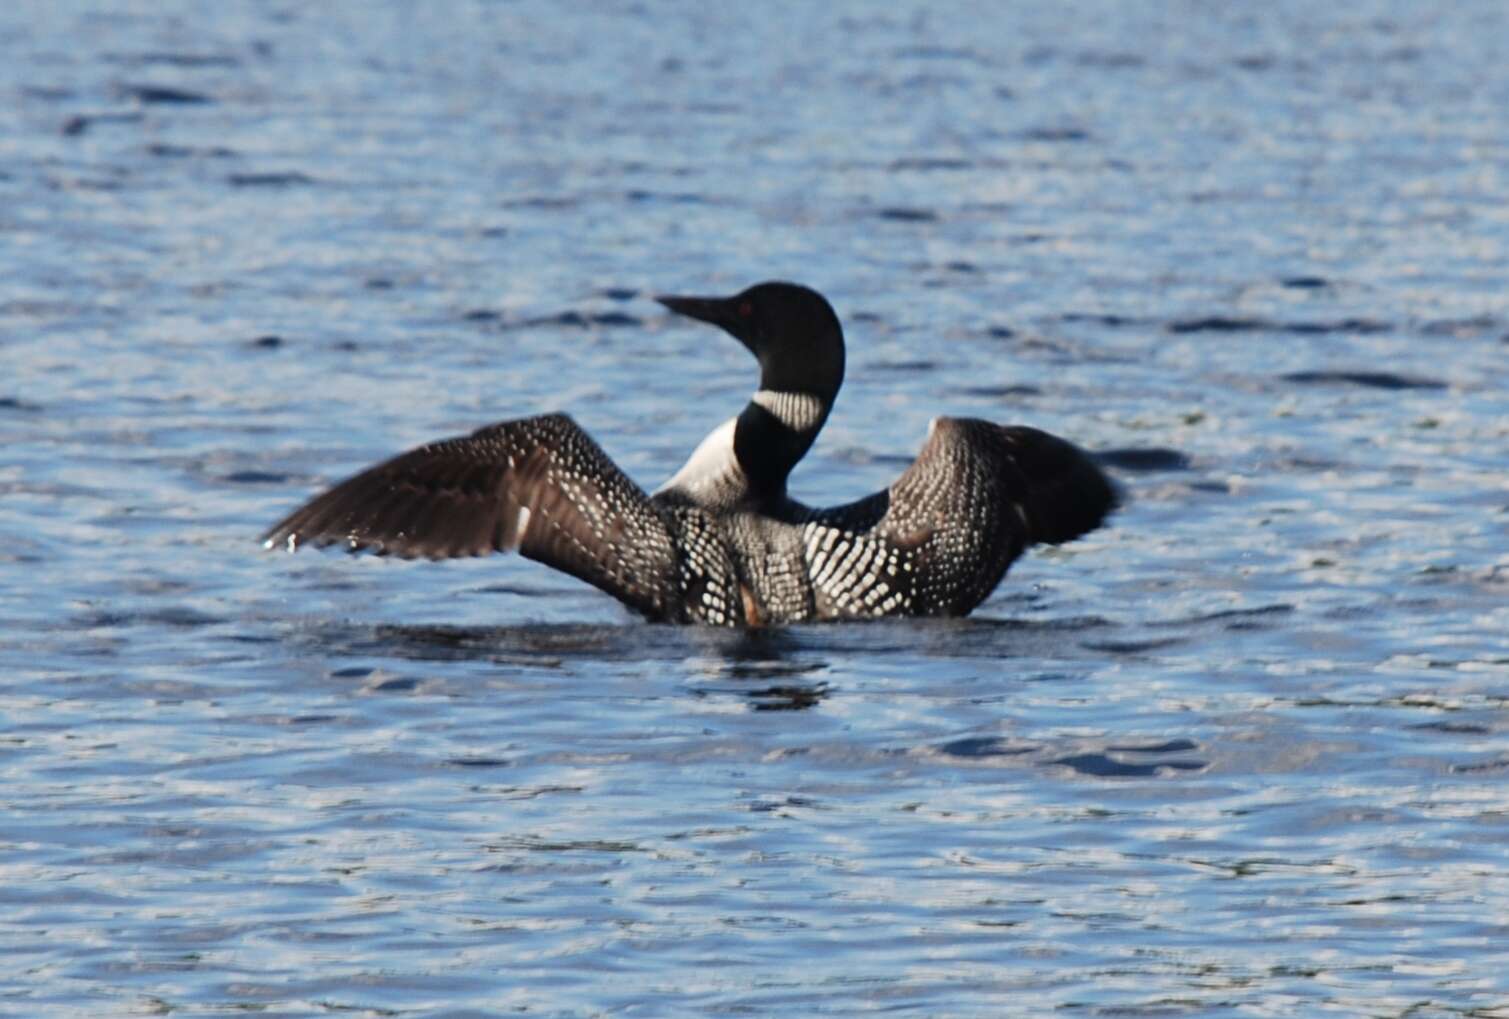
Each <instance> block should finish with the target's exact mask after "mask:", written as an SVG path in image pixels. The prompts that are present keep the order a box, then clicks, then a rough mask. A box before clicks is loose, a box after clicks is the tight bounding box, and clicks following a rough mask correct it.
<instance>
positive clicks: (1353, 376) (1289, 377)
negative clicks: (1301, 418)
mask: <svg viewBox="0 0 1509 1019" xmlns="http://www.w3.org/2000/svg"><path fill="white" fill-rule="evenodd" d="M1279 378H1280V379H1281V380H1283V381H1284V382H1293V383H1296V384H1299V385H1319V386H1364V387H1366V388H1369V389H1390V390H1400V389H1445V388H1446V387H1447V386H1446V383H1445V382H1442V381H1441V380H1439V379H1428V378H1422V377H1420V376H1411V375H1399V374H1396V373H1394V372H1375V371H1308V372H1289V373H1288V374H1286V375H1280V376H1279Z"/></svg>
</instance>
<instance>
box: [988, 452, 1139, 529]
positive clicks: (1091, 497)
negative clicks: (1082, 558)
mask: <svg viewBox="0 0 1509 1019" xmlns="http://www.w3.org/2000/svg"><path fill="white" fill-rule="evenodd" d="M1001 430H1002V432H1003V433H1004V434H1005V438H1006V441H1007V442H1008V443H1009V444H1010V446H1011V447H1012V451H1013V454H1014V455H1013V459H1014V461H1015V462H1016V464H1017V467H1018V469H1019V470H1020V471H1021V472H1022V476H1023V477H1024V478H1025V479H1026V482H1027V493H1026V499H1025V504H1026V509H1027V516H1028V521H1029V528H1030V538H1031V540H1032V541H1033V542H1041V543H1044V544H1048V545H1061V544H1063V543H1064V542H1068V541H1073V540H1074V539H1076V538H1081V537H1084V536H1085V535H1086V534H1089V533H1090V532H1091V531H1093V530H1096V529H1097V528H1099V527H1101V526H1102V525H1103V524H1105V522H1106V521H1107V520H1108V519H1109V518H1110V516H1111V514H1112V513H1114V512H1116V510H1117V509H1118V508H1119V507H1120V506H1121V505H1122V503H1123V501H1124V496H1123V494H1122V491H1121V487H1120V486H1119V485H1117V484H1116V482H1115V481H1113V480H1112V479H1111V477H1110V475H1108V474H1106V472H1105V471H1104V470H1102V469H1101V467H1100V465H1099V464H1097V463H1096V462H1095V461H1094V460H1092V459H1091V458H1090V456H1089V454H1087V453H1086V452H1085V451H1084V450H1082V449H1080V448H1079V447H1078V446H1076V445H1074V444H1073V443H1072V442H1069V441H1067V440H1066V439H1060V438H1059V437H1058V436H1056V435H1050V434H1049V433H1047V432H1043V431H1039V430H1038V429H1036V428H1028V427H1026V426H1020V425H1019V426H1012V427H1003V428H1002V429H1001Z"/></svg>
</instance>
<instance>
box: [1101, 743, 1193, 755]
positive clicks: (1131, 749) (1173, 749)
mask: <svg viewBox="0 0 1509 1019" xmlns="http://www.w3.org/2000/svg"><path fill="white" fill-rule="evenodd" d="M1106 749H1107V750H1110V751H1112V752H1114V753H1118V754H1176V753H1179V752H1181V751H1184V750H1198V749H1199V744H1198V743H1196V742H1195V741H1194V740H1187V739H1171V740H1166V741H1165V742H1163V743H1149V744H1147V745H1144V746H1132V745H1127V746H1109V747H1106Z"/></svg>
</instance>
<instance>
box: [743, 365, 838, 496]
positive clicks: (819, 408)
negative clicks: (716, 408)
mask: <svg viewBox="0 0 1509 1019" xmlns="http://www.w3.org/2000/svg"><path fill="white" fill-rule="evenodd" d="M830 407H831V403H830V402H828V401H825V400H823V399H822V398H821V397H819V396H817V395H815V394H812V393H803V392H794V391H789V390H788V391H780V390H771V389H761V390H760V391H759V392H757V393H755V395H754V396H753V397H752V398H751V399H750V401H749V404H748V406H746V407H745V408H744V412H743V413H741V414H740V415H739V417H738V419H737V422H738V423H737V424H736V425H735V426H734V456H735V458H736V459H737V460H738V462H739V466H740V467H741V468H742V469H743V471H744V475H745V477H747V478H748V479H749V488H750V494H751V495H753V496H755V497H756V498H758V499H768V498H779V497H782V496H784V495H785V494H786V478H787V476H788V475H789V474H790V473H791V469H792V468H793V467H795V466H796V465H797V464H798V463H799V462H800V461H801V459H802V457H804V456H806V455H807V450H809V449H811V448H812V443H813V441H814V440H816V439H817V433H818V432H820V431H822V427H823V422H825V421H827V420H828V411H829V409H830Z"/></svg>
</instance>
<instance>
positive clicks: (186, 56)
mask: <svg viewBox="0 0 1509 1019" xmlns="http://www.w3.org/2000/svg"><path fill="white" fill-rule="evenodd" d="M102 59H104V60H106V61H109V62H111V63H116V64H131V65H134V66H137V67H146V66H151V65H156V66H161V67H190V68H192V67H240V66H241V61H240V60H239V59H238V58H236V57H233V56H231V55H230V54H226V53H174V52H171V51H157V52H147V53H106V54H104V56H103V57H102Z"/></svg>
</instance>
